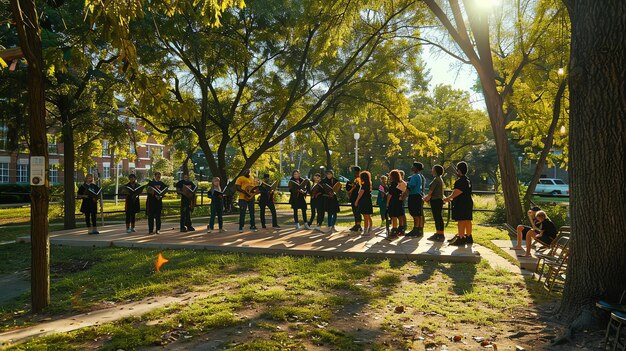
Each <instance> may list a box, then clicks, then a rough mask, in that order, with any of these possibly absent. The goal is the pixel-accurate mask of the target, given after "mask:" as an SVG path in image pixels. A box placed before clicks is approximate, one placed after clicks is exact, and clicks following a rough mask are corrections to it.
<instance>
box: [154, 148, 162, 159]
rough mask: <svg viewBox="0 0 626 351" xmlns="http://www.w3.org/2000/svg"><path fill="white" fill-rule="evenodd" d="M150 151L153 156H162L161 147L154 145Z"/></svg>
mask: <svg viewBox="0 0 626 351" xmlns="http://www.w3.org/2000/svg"><path fill="white" fill-rule="evenodd" d="M152 153H153V154H154V156H159V157H163V148H162V147H158V146H155V147H154V150H152Z"/></svg>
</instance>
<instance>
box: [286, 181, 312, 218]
mask: <svg viewBox="0 0 626 351" xmlns="http://www.w3.org/2000/svg"><path fill="white" fill-rule="evenodd" d="M304 181H305V180H304V179H302V178H300V171H299V170H297V169H296V170H294V171H293V172H291V179H289V192H290V193H291V196H289V203H290V204H291V208H292V209H293V221H294V222H295V223H296V229H297V230H299V229H300V222H299V221H298V210H301V211H302V217H303V219H304V228H306V229H311V228H309V223H308V222H307V219H306V207H307V206H306V199H305V196H306V194H308V193H309V189H310V188H309V187H308V186H306V187H305V189H302V188H301V185H302V183H303V182H304Z"/></svg>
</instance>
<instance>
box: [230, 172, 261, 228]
mask: <svg viewBox="0 0 626 351" xmlns="http://www.w3.org/2000/svg"><path fill="white" fill-rule="evenodd" d="M255 187H257V184H256V182H255V180H254V178H253V177H252V176H251V175H250V170H249V169H246V170H244V171H243V173H242V174H241V175H240V176H239V178H237V180H236V181H235V189H236V190H237V192H238V193H239V201H238V202H237V203H238V205H239V232H240V233H242V232H243V226H244V224H245V222H246V210H248V212H250V230H252V231H257V228H256V225H255V223H254V195H255V194H256V192H255ZM257 188H258V187H257Z"/></svg>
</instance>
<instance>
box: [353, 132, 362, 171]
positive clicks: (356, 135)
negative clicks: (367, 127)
mask: <svg viewBox="0 0 626 351" xmlns="http://www.w3.org/2000/svg"><path fill="white" fill-rule="evenodd" d="M360 137H361V134H359V133H354V165H355V166H358V165H359V138H360Z"/></svg>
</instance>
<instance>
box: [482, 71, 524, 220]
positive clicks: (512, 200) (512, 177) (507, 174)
mask: <svg viewBox="0 0 626 351" xmlns="http://www.w3.org/2000/svg"><path fill="white" fill-rule="evenodd" d="M491 72H493V70H491ZM478 73H479V76H480V81H481V84H482V88H483V95H484V97H485V103H486V105H487V112H488V114H489V119H490V120H491V129H492V131H493V136H494V139H495V142H496V151H497V153H498V167H499V168H500V178H501V180H502V184H501V185H502V193H503V195H504V207H505V209H506V222H507V223H508V224H510V225H512V226H515V225H518V224H519V223H521V222H522V203H521V201H520V196H519V188H518V183H517V174H516V173H515V164H514V163H513V157H512V156H511V150H510V147H509V139H508V136H507V134H506V128H505V127H506V122H505V120H504V111H503V110H502V102H501V98H500V95H498V91H497V89H496V85H495V83H494V79H493V77H485V76H484V74H485V73H483V72H481V71H480V70H479V71H478ZM470 166H471V165H470Z"/></svg>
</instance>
